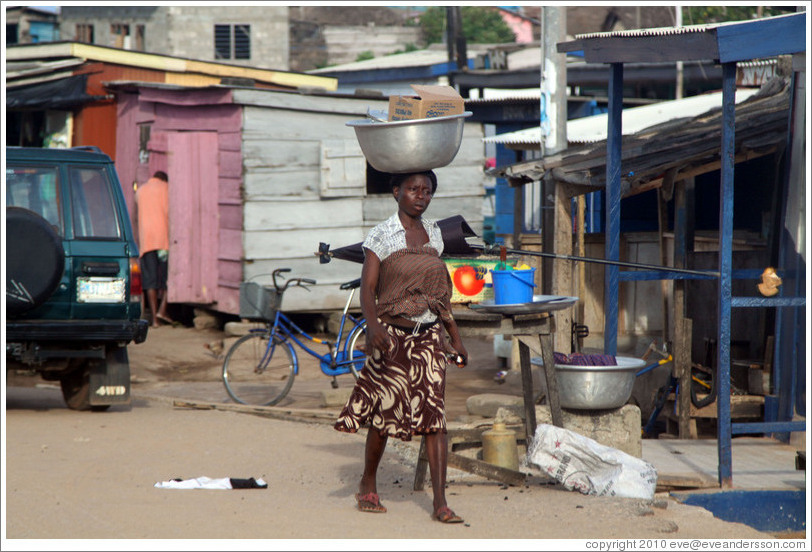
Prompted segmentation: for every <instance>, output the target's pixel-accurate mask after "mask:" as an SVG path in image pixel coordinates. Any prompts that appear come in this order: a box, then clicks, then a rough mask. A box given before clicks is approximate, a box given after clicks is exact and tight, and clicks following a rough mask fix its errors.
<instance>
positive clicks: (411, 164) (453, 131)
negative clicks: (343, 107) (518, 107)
mask: <svg viewBox="0 0 812 552" xmlns="http://www.w3.org/2000/svg"><path fill="white" fill-rule="evenodd" d="M471 115H472V112H471V111H466V112H464V113H460V114H459V115H449V116H446V117H432V118H428V119H411V120H406V121H386V122H380V121H376V120H374V119H372V118H368V119H361V120H357V121H349V122H347V123H346V125H347V126H350V127H353V128H354V129H355V136H356V138H358V143H359V144H360V145H361V151H363V152H364V156H365V157H366V158H367V161H369V164H370V165H372V166H373V167H374V168H375V169H377V170H379V171H382V172H388V173H409V172H420V171H427V170H430V169H436V168H438V167H444V166H446V165H448V164H449V163H451V161H452V160H453V159H454V157H455V156H456V155H457V152H458V151H459V149H460V144H461V143H462V130H463V125H464V123H465V118H466V117H470V116H471Z"/></svg>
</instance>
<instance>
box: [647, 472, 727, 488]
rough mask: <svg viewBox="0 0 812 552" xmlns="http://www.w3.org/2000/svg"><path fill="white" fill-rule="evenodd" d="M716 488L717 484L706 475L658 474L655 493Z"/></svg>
mask: <svg viewBox="0 0 812 552" xmlns="http://www.w3.org/2000/svg"><path fill="white" fill-rule="evenodd" d="M718 487H719V482H718V481H716V479H714V478H713V477H711V476H710V475H708V474H703V473H690V474H681V473H680V474H676V473H675V474H671V473H658V474H657V487H656V489H655V492H658V493H661V492H665V491H674V490H679V489H714V488H718Z"/></svg>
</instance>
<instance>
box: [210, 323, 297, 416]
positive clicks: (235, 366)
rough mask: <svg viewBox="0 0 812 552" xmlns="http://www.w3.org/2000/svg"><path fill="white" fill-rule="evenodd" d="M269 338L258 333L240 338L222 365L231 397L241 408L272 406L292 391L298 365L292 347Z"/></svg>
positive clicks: (224, 379)
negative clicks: (244, 406) (243, 406)
mask: <svg viewBox="0 0 812 552" xmlns="http://www.w3.org/2000/svg"><path fill="white" fill-rule="evenodd" d="M269 336H270V334H268V333H265V332H261V333H259V332H256V333H251V334H248V335H244V336H242V337H241V338H239V339H238V340H237V341H236V342H235V343H234V345H232V346H231V348H230V349H229V350H228V354H226V358H225V360H224V361H223V383H224V384H225V386H226V391H227V392H228V395H229V396H230V397H231V398H232V399H234V400H235V401H237V402H238V403H242V404H250V405H254V406H272V405H275V404H276V403H278V402H279V401H281V400H282V399H283V398H284V397H285V395H287V394H288V391H290V388H291V386H292V385H293V379H294V376H295V375H296V370H295V369H296V362H295V357H294V355H293V353H292V352H291V350H290V345H289V344H287V343H284V342H282V341H281V340H280V339H279V338H278V337H276V336H274V338H273V339H274V344H273V345H272V346H271V347H270V348H269V347H268V339H269Z"/></svg>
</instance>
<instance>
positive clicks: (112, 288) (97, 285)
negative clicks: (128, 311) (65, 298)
mask: <svg viewBox="0 0 812 552" xmlns="http://www.w3.org/2000/svg"><path fill="white" fill-rule="evenodd" d="M124 292H125V289H124V278H99V277H96V278H77V279H76V300H77V301H78V302H80V303H123V302H124V298H125V293H124Z"/></svg>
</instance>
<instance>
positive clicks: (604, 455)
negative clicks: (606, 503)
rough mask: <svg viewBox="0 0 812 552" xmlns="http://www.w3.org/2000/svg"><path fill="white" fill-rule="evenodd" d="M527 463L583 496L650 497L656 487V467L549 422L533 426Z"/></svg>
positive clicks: (652, 495)
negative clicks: (534, 432) (534, 430)
mask: <svg viewBox="0 0 812 552" xmlns="http://www.w3.org/2000/svg"><path fill="white" fill-rule="evenodd" d="M527 462H528V464H532V465H536V466H538V467H539V468H540V469H541V470H542V471H543V472H544V473H546V474H547V475H548V476H549V477H551V478H552V479H555V480H556V481H557V482H558V483H560V484H561V485H563V486H564V487H565V488H566V489H568V490H577V491H580V492H581V493H583V494H586V495H597V496H619V497H625V498H643V499H647V500H651V499H652V498H654V491H655V489H656V487H657V470H656V469H655V468H654V466H652V465H651V464H649V463H648V462H646V461H645V460H641V459H640V458H635V457H634V456H632V455H630V454H626V453H625V452H623V451H622V450H618V449H615V448H612V447H607V446H605V445H601V444H600V443H598V442H597V441H595V440H593V439H590V438H589V437H584V436H583V435H579V434H578V433H575V432H573V431H570V430H568V429H564V428H560V427H556V426H553V425H549V424H539V426H538V427H537V428H536V435H535V437H534V439H533V443H532V444H531V446H530V449H529V450H528V451H527Z"/></svg>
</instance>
